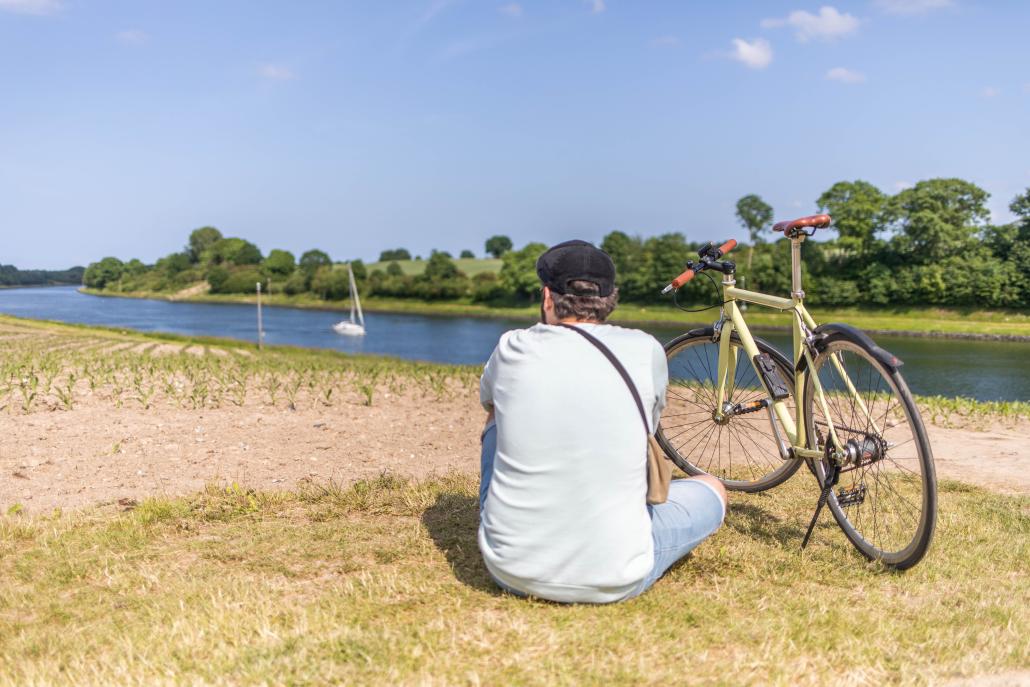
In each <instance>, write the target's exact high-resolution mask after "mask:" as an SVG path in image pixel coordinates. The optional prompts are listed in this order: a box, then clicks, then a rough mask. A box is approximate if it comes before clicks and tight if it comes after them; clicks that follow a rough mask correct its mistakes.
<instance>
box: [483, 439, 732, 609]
mask: <svg viewBox="0 0 1030 687" xmlns="http://www.w3.org/2000/svg"><path fill="white" fill-rule="evenodd" d="M482 441H483V449H482V452H481V454H480V459H479V512H480V513H482V512H483V504H485V503H486V495H487V492H488V491H489V489H490V480H491V479H492V478H493V475H494V459H495V457H496V455H497V425H496V424H494V423H492V422H491V423H490V424H489V425H488V426H487V428H486V429H485V430H484V431H483V437H482ZM647 512H648V513H649V514H650V515H651V538H652V539H653V540H654V567H653V568H652V569H651V572H650V573H649V574H648V575H647V577H645V578H644V579H643V580H641V581H640V585H639V586H638V587H637V589H636V590H634V591H633V593H632V594H630V596H629V597H627V598H632V597H634V596H638V595H639V594H643V593H644V592H645V591H647V590H648V589H650V588H651V585H653V584H654V583H655V582H657V581H658V578H660V577H661V576H662V575H664V574H665V571H666V570H668V569H669V568H671V567H672V565H673V563H675V562H676V561H678V560H679V559H681V558H683V557H684V556H686V555H687V554H688V553H690V552H691V551H693V550H694V548H695V547H696V546H697V545H698V544H700V543H701V542H703V541H704V540H705V539H707V538H708V537H709V536H711V535H712V533H713V532H715V531H716V530H717V529H719V526H720V525H722V521H723V519H724V518H725V517H726V512H725V509H724V507H723V504H722V499H721V498H720V497H719V495H718V494H717V493H716V491H715V489H713V488H712V487H710V486H709V485H707V484H705V483H704V482H700V481H698V480H689V479H677V480H673V481H672V484H670V485H669V499H668V501H666V502H665V503H661V504H658V505H657V506H651V505H649V506H648V507H647ZM494 582H495V583H496V584H497V585H498V586H499V587H501V588H502V589H504V590H505V591H508V592H511V593H513V594H518V595H519V596H524V594H521V593H520V592H518V591H516V590H513V589H509V588H508V587H507V586H506V585H503V584H501V583H500V582H498V581H497V580H496V579H495V580H494Z"/></svg>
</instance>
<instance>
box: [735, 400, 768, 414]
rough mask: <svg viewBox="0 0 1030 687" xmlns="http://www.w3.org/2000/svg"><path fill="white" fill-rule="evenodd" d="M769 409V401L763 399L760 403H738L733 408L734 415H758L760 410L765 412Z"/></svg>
mask: <svg viewBox="0 0 1030 687" xmlns="http://www.w3.org/2000/svg"><path fill="white" fill-rule="evenodd" d="M768 407H769V399H767V398H763V399H761V400H759V401H752V402H751V403H738V404H736V405H735V406H733V415H747V414H748V413H757V412H758V411H759V410H764V409H765V408H768Z"/></svg>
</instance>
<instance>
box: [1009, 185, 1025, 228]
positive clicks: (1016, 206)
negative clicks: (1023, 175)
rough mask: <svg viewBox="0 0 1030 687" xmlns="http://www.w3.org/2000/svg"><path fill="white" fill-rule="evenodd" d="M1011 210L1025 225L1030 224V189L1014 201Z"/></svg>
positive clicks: (1010, 205)
mask: <svg viewBox="0 0 1030 687" xmlns="http://www.w3.org/2000/svg"><path fill="white" fill-rule="evenodd" d="M1009 210H1011V211H1012V214H1013V215H1015V216H1016V217H1019V219H1020V221H1021V222H1022V223H1023V224H1024V225H1027V224H1030V188H1028V189H1027V190H1026V191H1024V192H1023V193H1021V194H1019V195H1018V196H1016V197H1015V198H1013V199H1012V202H1011V203H1009Z"/></svg>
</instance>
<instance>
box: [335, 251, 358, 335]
mask: <svg viewBox="0 0 1030 687" xmlns="http://www.w3.org/2000/svg"><path fill="white" fill-rule="evenodd" d="M347 276H348V277H349V278H350V319H349V320H342V321H340V322H337V323H336V324H334V325H333V330H334V331H335V332H336V333H337V334H343V335H344V336H364V335H365V316H364V315H362V314H361V299H360V298H358V285H357V284H355V283H354V270H352V269H351V268H350V263H347Z"/></svg>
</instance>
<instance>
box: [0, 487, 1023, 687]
mask: <svg viewBox="0 0 1030 687" xmlns="http://www.w3.org/2000/svg"><path fill="white" fill-rule="evenodd" d="M814 496H815V492H814V490H813V485H812V484H811V480H810V478H808V477H807V475H803V474H799V475H798V476H797V477H795V478H794V479H793V480H791V481H790V482H788V483H787V484H786V485H784V486H783V487H780V488H778V489H776V490H773V491H771V492H768V493H766V494H761V495H753V496H749V495H734V497H733V499H732V506H731V508H730V510H729V514H728V517H727V521H726V525H725V526H724V527H723V528H722V529H721V530H720V531H719V532H718V533H716V535H715V536H714V537H713V538H712V539H711V540H710V541H708V542H706V543H704V544H703V545H702V546H701V547H699V548H698V549H697V551H696V552H695V553H694V554H693V555H692V556H690V557H689V558H688V559H687V561H686V562H685V563H684V564H682V565H680V566H678V567H674V568H673V569H672V570H671V571H670V572H669V573H668V574H667V575H666V577H665V578H664V579H662V580H661V581H659V582H658V584H657V585H656V586H655V587H654V588H653V589H652V590H651V591H649V592H648V593H646V594H645V595H643V596H641V597H639V598H637V599H634V600H632V601H629V602H626V603H623V604H619V605H614V606H604V607H595V606H562V605H556V604H551V603H546V602H540V601H533V600H521V599H517V598H515V597H512V596H509V595H505V594H502V593H499V592H498V590H496V589H495V588H494V587H493V586H492V584H491V583H490V581H489V579H488V577H487V574H486V571H485V570H484V568H483V566H482V563H481V561H480V558H479V554H478V550H477V545H476V523H477V505H476V480H475V478H474V477H472V476H467V475H460V474H453V475H447V476H443V477H440V478H438V479H432V480H428V481H424V482H409V481H404V480H399V479H396V478H392V477H389V476H384V477H382V478H380V479H377V480H372V481H366V482H360V483H358V484H355V485H354V486H352V487H350V488H339V487H336V486H334V485H308V486H307V487H306V488H303V489H301V490H300V491H297V492H284V493H257V492H251V491H248V490H245V489H242V488H240V487H238V486H230V487H228V488H215V487H210V488H209V489H208V490H207V491H205V492H203V493H201V494H198V495H196V496H194V497H191V498H184V499H170V500H169V499H150V500H146V501H144V502H142V503H140V504H138V505H136V506H135V507H132V509H131V510H129V511H128V512H119V510H118V509H117V508H115V507H114V506H109V507H103V508H98V509H94V510H90V511H85V512H80V513H74V514H62V513H54V514H52V515H49V516H38V517H31V516H26V515H22V514H18V513H14V514H10V515H6V516H0V577H2V578H3V579H4V585H3V586H0V683H2V684H12V685H25V684H55V683H93V684H127V683H133V684H197V683H204V684H228V683H232V684H327V683H341V684H384V685H387V684H388V685H395V684H440V685H453V684H476V685H478V684H581V683H586V684H594V683H602V682H603V683H605V684H613V685H623V684H624V685H637V684H659V683H660V684H684V683H686V684H712V683H715V684H782V685H795V684H802V685H803V684H828V683H839V684H845V685H863V684H869V685H873V684H875V685H879V684H883V683H886V682H891V683H903V684H926V683H935V682H939V681H940V680H942V679H944V678H947V677H952V676H968V675H978V674H984V673H992V672H998V671H1004V670H1011V669H1019V668H1023V669H1025V668H1026V666H1027V665H1028V663H1030V645H1028V643H1027V641H1026V637H1027V636H1030V616H1028V615H1027V613H1026V608H1027V607H1028V605H1030V585H1028V583H1027V582H1028V581H1027V571H1026V565H1025V563H1026V560H1027V557H1028V556H1030V551H1028V550H1027V542H1028V541H1030V539H1028V534H1030V500H1028V499H1026V498H1017V497H1007V496H1001V495H997V494H993V493H989V492H986V491H983V490H980V489H976V488H972V487H967V486H964V485H960V484H957V483H948V482H946V483H944V484H942V493H941V517H940V522H939V528H938V536H937V539H936V541H935V544H934V548H933V549H932V551H931V553H930V555H929V556H928V557H927V559H925V560H924V561H923V562H922V563H921V564H920V565H919V566H917V567H916V568H914V569H913V570H910V571H908V572H906V573H904V574H897V573H891V572H886V571H883V570H880V569H878V568H877V566H875V565H871V564H868V563H866V562H865V561H864V559H861V558H860V557H859V556H858V555H857V554H856V553H855V552H854V551H853V550H852V549H851V547H850V545H849V544H848V543H847V542H846V541H845V540H844V538H843V535H842V534H841V533H840V531H839V530H838V529H837V528H836V527H835V526H834V525H832V523H831V520H830V519H829V518H828V517H826V518H824V519H823V520H822V521H821V525H820V526H819V527H818V528H817V530H816V534H815V538H814V541H813V544H812V545H810V547H809V549H808V550H807V551H805V552H802V551H800V549H799V543H800V539H801V535H802V533H803V531H804V526H805V522H806V520H807V518H808V516H809V514H810V512H811V508H812V506H813V503H814ZM130 507H131V506H130ZM985 581H989V583H985Z"/></svg>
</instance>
